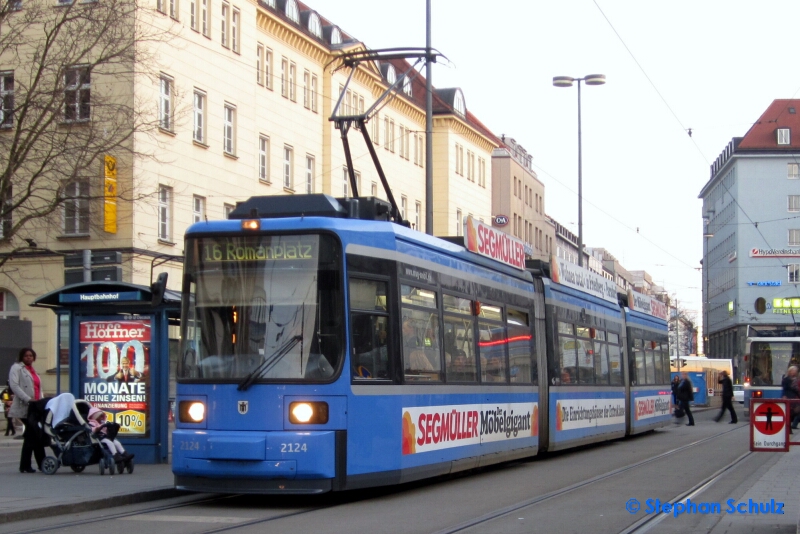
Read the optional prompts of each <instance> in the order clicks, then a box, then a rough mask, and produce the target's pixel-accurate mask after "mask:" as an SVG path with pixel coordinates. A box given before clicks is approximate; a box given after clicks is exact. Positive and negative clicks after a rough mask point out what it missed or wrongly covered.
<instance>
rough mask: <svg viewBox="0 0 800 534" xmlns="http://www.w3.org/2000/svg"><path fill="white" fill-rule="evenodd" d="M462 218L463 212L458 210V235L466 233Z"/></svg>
mask: <svg viewBox="0 0 800 534" xmlns="http://www.w3.org/2000/svg"><path fill="white" fill-rule="evenodd" d="M461 218H462V214H461V210H456V235H463V233H464V225H463V223H462V222H461Z"/></svg>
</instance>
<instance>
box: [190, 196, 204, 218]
mask: <svg viewBox="0 0 800 534" xmlns="http://www.w3.org/2000/svg"><path fill="white" fill-rule="evenodd" d="M205 217H206V199H204V198H203V197H198V196H197V195H195V196H194V197H192V221H193V222H200V221H202V220H204V219H205Z"/></svg>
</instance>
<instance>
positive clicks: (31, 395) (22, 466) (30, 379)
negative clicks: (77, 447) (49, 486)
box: [8, 348, 44, 473]
mask: <svg viewBox="0 0 800 534" xmlns="http://www.w3.org/2000/svg"><path fill="white" fill-rule="evenodd" d="M34 361H36V352H34V350H33V349H31V348H24V349H22V350H21V351H19V361H17V363H15V364H14V365H12V366H11V372H9V374H8V385H9V387H10V388H11V391H13V392H14V401H13V402H12V403H11V408H10V409H9V410H8V415H9V417H17V418H19V419H21V420H22V423H23V424H24V425H25V432H24V433H23V440H22V454H21V455H20V458H19V472H20V473H35V472H36V470H35V469H33V468H32V467H31V454H33V455H34V456H35V457H36V464H37V465H38V466H39V469H41V467H42V460H44V446H43V445H42V442H41V439H40V437H39V429H38V428H34V425H31V424H28V404H29V403H31V402H33V401H37V400H39V399H41V398H42V382H41V380H39V375H37V374H36V371H35V370H34V369H33V362H34Z"/></svg>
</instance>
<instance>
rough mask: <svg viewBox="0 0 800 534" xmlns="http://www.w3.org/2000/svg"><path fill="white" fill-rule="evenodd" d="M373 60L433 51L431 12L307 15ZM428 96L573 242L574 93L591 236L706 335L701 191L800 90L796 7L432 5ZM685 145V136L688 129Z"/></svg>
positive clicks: (713, 1)
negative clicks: (514, 165) (506, 163)
mask: <svg viewBox="0 0 800 534" xmlns="http://www.w3.org/2000/svg"><path fill="white" fill-rule="evenodd" d="M306 3H307V4H308V5H309V6H310V7H312V8H313V9H316V10H317V11H318V12H319V13H320V14H321V15H322V16H323V17H325V18H328V19H329V20H331V21H333V22H334V23H335V24H337V25H339V27H340V28H341V29H342V30H343V31H344V32H345V33H347V34H349V35H351V36H353V37H355V38H356V39H358V40H360V41H363V42H364V43H365V44H366V45H367V46H368V47H370V48H389V47H398V46H416V47H423V46H425V1H424V0H406V1H405V2H392V3H388V2H376V1H374V0H373V1H367V0H348V1H347V2H342V0H308V1H307V2H306ZM432 4H433V8H432V28H433V30H432V45H433V47H434V48H436V49H438V51H439V52H440V53H442V54H443V55H445V56H446V57H447V58H448V60H449V61H444V60H443V61H441V62H439V63H437V64H436V65H435V66H434V71H433V84H434V85H435V86H436V87H438V88H444V87H460V88H461V89H462V91H463V92H464V98H465V100H466V104H467V108H468V109H469V110H470V111H472V112H473V113H475V114H476V116H477V117H478V118H479V119H480V120H481V121H482V122H483V123H484V124H485V125H486V126H488V127H489V128H490V129H491V130H492V131H494V132H495V133H496V134H497V135H500V134H505V135H506V136H510V137H512V138H514V139H516V140H517V142H518V143H520V144H522V146H524V147H525V148H526V149H527V150H528V152H529V153H530V154H532V155H533V165H534V170H535V171H536V173H537V174H538V177H539V179H540V180H541V181H542V182H543V183H544V184H545V188H546V189H545V203H546V205H545V210H546V212H547V213H548V214H549V215H551V216H552V217H554V218H555V219H556V220H558V221H559V222H560V223H561V224H563V225H565V226H566V227H567V228H569V229H570V230H572V231H573V232H574V233H576V234H577V233H578V226H577V221H578V215H577V213H578V207H577V206H578V196H577V174H578V170H577V169H578V165H577V158H578V134H577V131H578V128H577V100H578V97H577V90H576V88H575V86H573V87H572V88H556V87H553V85H552V79H553V76H559V75H566V76H573V77H582V76H585V75H586V74H594V73H601V74H605V75H606V76H607V80H608V81H607V83H606V85H603V86H594V87H586V86H583V87H582V88H581V103H582V130H583V235H584V243H585V244H586V245H587V246H590V247H603V248H606V249H608V250H609V251H610V252H611V253H612V254H614V255H615V256H616V257H617V259H618V260H619V261H620V262H622V264H623V265H624V266H625V268H627V269H629V270H641V269H643V270H646V271H648V272H649V273H650V274H651V276H652V277H653V280H654V281H655V282H656V283H658V284H661V285H663V286H664V287H665V288H666V290H667V291H668V292H670V293H671V294H673V296H674V297H677V298H678V300H679V305H680V307H681V308H685V309H686V311H687V312H688V313H695V314H696V317H697V322H698V323H699V322H700V321H701V320H702V313H701V310H702V294H701V291H700V286H701V274H700V270H699V268H700V260H701V258H702V255H703V242H702V241H703V237H702V215H701V201H700V200H699V199H698V198H697V196H698V194H699V192H700V189H701V188H702V187H703V185H704V184H705V183H706V182H707V181H708V179H709V165H710V164H711V162H713V161H714V160H715V159H716V157H717V156H718V155H719V153H720V152H721V151H722V150H723V149H724V148H725V146H726V145H727V143H728V142H729V141H730V140H731V138H733V137H739V136H743V135H744V134H745V133H746V132H747V130H748V128H749V127H750V125H751V124H752V123H753V122H755V121H756V120H757V119H758V118H759V116H760V115H761V113H762V112H763V111H765V110H766V108H767V107H768V106H769V104H770V103H771V102H772V101H773V100H774V99H778V98H794V97H796V96H797V94H798V91H799V90H800V68H798V66H797V62H796V61H795V58H796V57H797V54H796V51H797V50H798V48H800V47H799V46H798V38H797V32H796V30H795V29H793V24H794V23H795V21H797V20H799V19H800V2H797V1H796V0H794V1H777V0H775V1H772V0H765V1H763V2H758V3H754V2H744V1H740V0H727V1H722V0H702V1H698V0H691V1H688V0H687V1H683V0H677V1H676V0H673V1H670V2H653V1H642V0H597V1H593V0H562V1H555V0H547V1H544V0H524V1H523V0H507V1H493V2H476V1H471V0H466V1H464V0H432ZM689 128H691V130H692V135H691V136H689V134H688V131H687V130H688V129H689Z"/></svg>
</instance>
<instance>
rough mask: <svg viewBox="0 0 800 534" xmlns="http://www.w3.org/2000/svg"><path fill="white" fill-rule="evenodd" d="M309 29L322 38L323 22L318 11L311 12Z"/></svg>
mask: <svg viewBox="0 0 800 534" xmlns="http://www.w3.org/2000/svg"><path fill="white" fill-rule="evenodd" d="M308 31H310V32H311V33H313V34H314V35H316V36H317V37H319V38H320V39H321V38H322V22H321V21H320V20H319V15H317V14H316V13H311V15H310V16H309V17H308Z"/></svg>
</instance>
